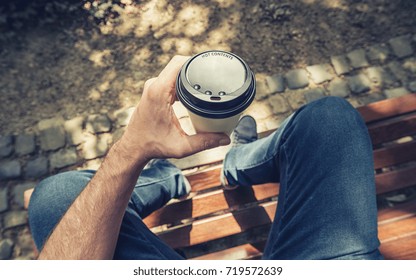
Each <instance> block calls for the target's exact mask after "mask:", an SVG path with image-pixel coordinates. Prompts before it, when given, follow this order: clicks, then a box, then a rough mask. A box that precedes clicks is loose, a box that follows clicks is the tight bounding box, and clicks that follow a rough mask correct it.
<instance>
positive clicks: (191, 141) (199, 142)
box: [120, 56, 230, 160]
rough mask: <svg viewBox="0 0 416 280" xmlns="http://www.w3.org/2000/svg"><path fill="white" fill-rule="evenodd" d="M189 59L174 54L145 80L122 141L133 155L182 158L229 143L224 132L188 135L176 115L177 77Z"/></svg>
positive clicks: (147, 158)
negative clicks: (166, 63)
mask: <svg viewBox="0 0 416 280" xmlns="http://www.w3.org/2000/svg"><path fill="white" fill-rule="evenodd" d="M188 58H189V57H186V56H175V57H174V58H173V59H172V60H171V61H170V62H169V64H168V65H167V66H166V67H165V69H163V71H162V72H161V73H160V75H159V76H158V77H157V78H152V79H150V80H148V81H147V82H146V83H145V85H144V90H143V95H142V98H141V100H140V103H139V105H138V106H137V108H136V110H135V112H134V113H133V116H132V118H131V120H130V123H129V125H128V126H127V129H126V132H125V133H124V135H123V137H122V139H121V141H120V144H121V145H122V146H124V147H125V148H126V149H128V150H129V151H130V154H131V155H135V154H137V155H141V156H145V157H146V160H150V159H152V158H169V157H174V158H181V157H184V156H187V155H190V154H194V153H196V152H199V151H202V150H206V149H210V148H214V147H217V146H220V145H228V144H229V143H230V139H229V137H228V136H227V135H225V134H219V133H199V134H196V135H192V136H189V135H187V134H186V133H185V132H184V131H183V130H182V128H181V126H180V124H179V121H178V119H177V118H176V116H175V113H174V111H173V108H172V105H173V103H174V102H175V99H176V91H175V82H176V77H177V75H178V73H179V71H180V68H181V67H182V65H183V64H184V63H185V61H186V60H187V59H188Z"/></svg>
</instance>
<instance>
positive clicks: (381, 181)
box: [376, 166, 416, 194]
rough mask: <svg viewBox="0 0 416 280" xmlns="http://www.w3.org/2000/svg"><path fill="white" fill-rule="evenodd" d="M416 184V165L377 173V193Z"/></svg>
mask: <svg viewBox="0 0 416 280" xmlns="http://www.w3.org/2000/svg"><path fill="white" fill-rule="evenodd" d="M414 185H416V166H413V167H409V168H403V169H399V170H394V171H390V172H386V173H382V174H377V175H376V187H377V194H382V193H387V192H390V191H394V190H399V189H403V188H407V187H411V186H414Z"/></svg>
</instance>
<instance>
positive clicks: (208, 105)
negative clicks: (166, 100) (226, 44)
mask: <svg viewBox="0 0 416 280" xmlns="http://www.w3.org/2000/svg"><path fill="white" fill-rule="evenodd" d="M255 92H256V83H255V78H254V74H253V72H252V71H251V69H250V67H249V66H248V65H247V63H246V62H244V60H242V59H241V58H240V57H238V56H237V55H235V54H233V53H229V52H224V51H207V52H203V53H200V54H197V55H195V56H193V57H192V58H190V59H189V60H188V61H187V62H186V63H185V64H184V65H183V67H182V69H181V71H180V72H179V75H178V78H177V83H176V93H177V95H178V98H179V100H180V101H181V102H182V103H183V104H184V106H185V107H186V108H187V109H188V110H190V111H192V112H193V113H195V114H197V115H200V116H203V117H208V118H227V117H231V116H234V115H236V114H239V113H241V112H242V111H243V110H244V109H246V108H247V107H248V106H249V105H250V104H251V102H252V101H253V99H254V95H255Z"/></svg>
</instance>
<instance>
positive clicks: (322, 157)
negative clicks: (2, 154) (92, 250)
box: [29, 97, 383, 259]
mask: <svg viewBox="0 0 416 280" xmlns="http://www.w3.org/2000/svg"><path fill="white" fill-rule="evenodd" d="M153 170H157V172H156V171H153ZM224 174H225V176H226V178H227V180H228V182H229V183H230V184H238V185H240V188H243V187H245V186H251V185H253V184H262V183H267V182H280V194H279V200H278V202H279V203H278V207H277V213H276V218H275V220H274V221H273V224H272V228H271V231H270V235H269V238H268V241H267V245H266V248H265V252H264V256H263V258H265V259H382V258H383V257H382V256H381V254H380V252H379V250H378V247H379V244H380V243H379V240H378V238H377V207H376V196H375V183H374V168H373V155H372V146H371V142H370V138H369V135H368V132H367V128H366V126H365V124H364V122H363V120H362V119H361V117H360V115H359V114H358V113H357V111H356V110H355V109H354V108H352V107H351V106H350V105H349V104H348V102H346V101H345V100H343V99H340V98H335V97H327V98H323V99H320V100H317V101H314V102H312V103H310V104H308V105H306V106H304V107H302V108H300V109H299V110H298V111H296V112H295V114H293V115H292V116H291V117H289V118H288V119H287V120H286V121H285V122H284V123H283V124H282V125H281V127H280V128H279V129H278V130H277V131H276V132H274V133H273V134H271V135H270V136H268V137H266V138H263V139H261V140H258V141H255V142H253V143H250V144H246V145H241V146H238V147H235V148H232V149H231V150H230V151H229V153H228V154H227V156H226V158H225V160H224ZM92 176H93V172H87V171H81V172H67V173H63V174H60V175H56V176H53V177H51V178H48V179H46V180H44V181H42V182H41V183H40V184H39V185H38V186H37V187H36V188H35V192H34V193H33V195H32V198H31V201H30V205H29V222H30V227H31V229H32V234H33V237H34V240H35V243H36V245H37V247H38V248H41V247H42V246H43V244H44V242H45V240H46V239H47V237H48V235H49V234H50V232H51V231H52V229H53V227H54V226H55V224H56V223H57V222H58V221H59V219H60V218H61V217H62V215H63V214H64V213H65V211H66V209H67V208H68V207H69V205H70V204H71V203H72V201H73V200H74V199H75V198H76V196H77V195H78V194H79V193H80V192H81V190H82V189H83V188H84V187H85V185H86V184H87V183H88V181H89V180H90V179H91V177H92ZM186 187H187V186H186V180H185V179H184V177H183V176H182V175H181V173H180V170H178V169H177V168H175V167H174V166H172V165H171V164H169V163H168V162H167V161H156V163H155V164H154V166H153V167H151V168H149V169H146V170H144V171H143V172H142V174H141V175H140V177H139V180H138V183H137V186H136V188H135V189H134V192H133V194H132V197H131V200H130V202H129V205H128V207H127V210H126V213H125V215H124V219H123V222H122V226H121V230H120V235H119V239H118V243H117V247H116V252H115V256H114V258H115V259H182V257H181V256H180V255H179V254H177V253H176V252H175V251H174V250H172V249H171V248H170V247H169V246H168V245H166V244H165V243H163V242H162V241H161V240H160V239H159V238H157V237H156V236H155V235H154V234H153V233H152V232H151V231H150V230H149V229H148V228H147V227H146V226H145V225H144V223H143V222H142V218H144V217H145V216H146V215H148V214H149V213H150V212H152V211H154V210H156V209H157V208H159V207H161V206H162V205H163V204H164V203H166V202H167V201H168V200H169V199H170V198H171V197H175V196H179V195H181V194H183V193H186ZM235 191H238V189H237V190H235Z"/></svg>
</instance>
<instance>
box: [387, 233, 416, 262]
mask: <svg viewBox="0 0 416 280" xmlns="http://www.w3.org/2000/svg"><path fill="white" fill-rule="evenodd" d="M380 251H381V253H382V254H383V256H384V258H385V259H387V260H416V234H412V235H409V236H406V237H403V238H400V239H398V240H395V241H394V242H387V243H384V244H381V246H380Z"/></svg>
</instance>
